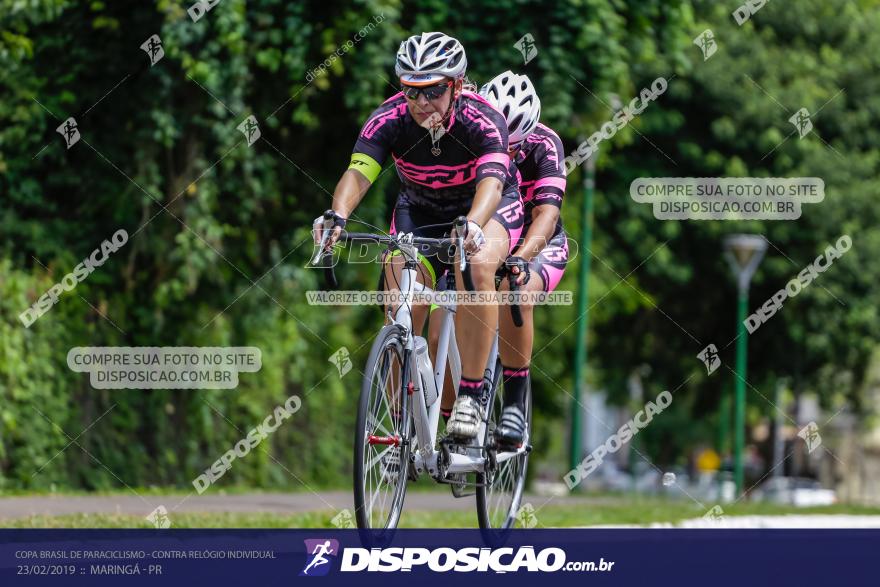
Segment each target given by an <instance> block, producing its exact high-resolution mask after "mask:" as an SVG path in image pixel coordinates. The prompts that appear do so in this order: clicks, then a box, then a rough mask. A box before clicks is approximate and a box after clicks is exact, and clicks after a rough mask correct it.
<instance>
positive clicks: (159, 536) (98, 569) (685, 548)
mask: <svg viewBox="0 0 880 587" xmlns="http://www.w3.org/2000/svg"><path fill="white" fill-rule="evenodd" d="M371 540H372V542H371ZM878 551H880V531H878V530H686V529H656V530H655V529H651V530H648V529H645V530H632V529H621V530H609V529H597V530H590V529H559V530H517V531H513V532H510V533H509V534H508V535H506V536H488V535H484V534H481V532H480V531H479V530H398V531H397V532H396V533H395V534H394V535H393V537H391V539H390V540H388V539H386V540H384V541H379V542H376V541H375V540H374V539H373V538H372V537H369V536H362V535H360V534H359V533H358V532H357V531H355V530H341V531H340V530H321V529H316V530H232V529H229V530H0V585H3V586H7V585H15V586H18V585H53V586H66V585H83V586H93V585H162V586H165V585H182V586H183V585H185V586H187V587H193V586H194V585H197V586H198V587H208V586H211V585H236V586H243V587H251V586H254V587H256V586H259V587H269V586H273V585H279V586H281V585H284V586H289V585H308V584H310V582H313V581H314V582H318V583H320V584H322V585H346V586H348V585H353V584H366V585H373V584H379V583H380V582H381V584H382V585H410V586H411V585H413V581H414V580H418V581H419V585H424V584H441V583H443V584H446V585H452V587H458V586H457V585H455V584H450V581H454V580H455V579H456V578H457V577H462V578H464V577H467V578H468V579H469V580H471V581H474V580H476V581H479V583H478V584H479V585H480V586H481V587H482V586H483V585H504V586H505V587H512V586H516V585H530V586H531V585H535V582H536V581H552V586H553V587H557V586H560V585H640V586H644V585H657V586H666V585H672V586H675V587H680V586H685V585H701V586H705V585H711V586H712V587H719V586H726V585H730V586H736V587H744V586H746V587H753V586H757V585H773V586H774V587H775V586H782V585H799V586H803V585H815V586H821V585H848V586H850V585H852V586H861V585H865V586H868V585H870V586H872V587H875V586H877V585H880V578H878V571H877V568H876V560H877V553H878ZM426 580H427V583H426ZM355 581H356V583H355ZM474 584H477V583H474Z"/></svg>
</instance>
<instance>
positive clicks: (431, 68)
mask: <svg viewBox="0 0 880 587" xmlns="http://www.w3.org/2000/svg"><path fill="white" fill-rule="evenodd" d="M466 71H467V57H466V56H465V54H464V47H463V46H462V45H461V43H460V42H459V41H458V39H454V38H453V37H450V36H449V35H445V34H443V33H437V32H433V33H422V34H421V35H413V36H411V37H410V38H408V39H407V40H405V41H403V42H402V43H401V44H400V48H399V49H398V50H397V62H396V63H395V66H394V72H395V74H396V75H397V77H399V78H400V81H401V82H403V83H405V84H412V85H417V84H430V83H436V82H438V81H440V80H442V79H443V78H444V77H451V78H452V79H460V78H463V77H464V74H465V72H466Z"/></svg>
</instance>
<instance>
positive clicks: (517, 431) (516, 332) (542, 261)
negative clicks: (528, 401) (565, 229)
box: [495, 233, 568, 444]
mask: <svg viewBox="0 0 880 587" xmlns="http://www.w3.org/2000/svg"><path fill="white" fill-rule="evenodd" d="M567 260H568V243H567V240H566V237H565V234H564V233H561V234H560V235H557V236H555V237H554V238H553V239H551V241H550V243H548V246H547V247H545V248H544V250H542V251H541V253H540V254H539V255H538V256H537V257H535V258H534V259H533V260H532V262H531V263H529V270H530V271H531V278H530V279H529V281H528V283H526V284H525V285H521V286H519V288H518V291H520V292H524V293H528V294H537V293H538V292H541V291H544V292H547V293H549V292H551V291H553V290H554V289H555V288H556V286H557V285H558V284H559V280H560V279H562V274H563V273H564V272H565V264H566V262H567ZM501 290H502V291H509V290H510V286H509V282H508V281H507V279H505V280H503V282H502V284H501ZM519 306H520V313H521V314H522V319H523V325H522V327H519V328H518V327H517V326H516V325H515V324H514V323H513V317H512V315H511V313H510V307H508V306H501V307H500V308H499V328H498V334H499V340H498V354H499V355H500V356H501V365H502V368H503V372H502V376H503V384H502V385H503V388H504V411H503V412H502V416H501V422H500V425H499V426H498V428H497V429H496V435H495V437H496V439H498V440H499V442H501V443H502V444H519V443H521V442H522V438H523V433H524V430H525V417H524V415H525V394H526V391H527V390H528V386H529V380H530V374H529V368H530V365H531V361H532V349H533V343H534V305H533V304H531V303H528V302H527V301H526V300H523V301H522V303H520V304H519ZM513 408H515V409H513Z"/></svg>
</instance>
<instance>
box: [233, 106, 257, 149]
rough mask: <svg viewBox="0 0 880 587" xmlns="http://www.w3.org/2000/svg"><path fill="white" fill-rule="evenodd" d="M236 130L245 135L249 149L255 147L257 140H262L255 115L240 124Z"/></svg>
mask: <svg viewBox="0 0 880 587" xmlns="http://www.w3.org/2000/svg"><path fill="white" fill-rule="evenodd" d="M236 128H237V129H238V130H240V131H241V132H242V133H243V134H244V136H245V138H246V139H247V144H248V147H250V146H251V145H253V144H254V143H255V142H256V141H257V139H259V138H260V127H259V125H258V124H257V119H256V118H255V117H254V115H253V114H251V115H250V116H248V117H247V118H245V119H244V122H242V123H241V124H239V125H238V126H237V127H236Z"/></svg>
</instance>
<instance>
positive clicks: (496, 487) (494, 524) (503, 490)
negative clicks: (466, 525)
mask: <svg viewBox="0 0 880 587" xmlns="http://www.w3.org/2000/svg"><path fill="white" fill-rule="evenodd" d="M500 383H501V361H500V360H499V361H497V362H496V363H495V381H494V383H493V386H492V387H493V389H492V391H491V394H490V396H489V401H490V402H491V403H490V405H489V421H488V423H487V426H486V435H485V437H484V439H483V444H484V446H487V447H488V446H494V444H495V438H494V434H495V428H496V426H497V425H498V422H499V421H500V420H501V409H502V405H503V404H502V394H501V386H500ZM525 408H526V413H525V417H526V437H525V442H526V443H528V442H529V439H530V436H531V429H532V386H531V382H529V385H528V388H527V389H526V397H525ZM528 463H529V453H528V452H524V453H523V454H521V455H518V456H516V457H513V458H510V459H507V460H505V461H504V462H502V463H499V464H497V465H495V467H494V470H493V471H492V472H491V474H487V473H477V483H478V484H479V485H478V486H477V518H478V519H479V522H480V528H481V529H483V530H484V535H485V531H487V530H488V531H493V530H494V531H497V533H493V534H491V537H493V538H502V537H503V536H504V534H505V533H506V531H507V530H509V529H511V528H513V527H514V525H515V524H516V519H517V513H518V512H519V508H520V502H521V501H522V495H523V491H524V489H525V484H526V469H527V467H528ZM486 466H487V467H488V466H491V465H490V464H489V463H487V464H486ZM487 479H488V480H489V481H488V482H487Z"/></svg>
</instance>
